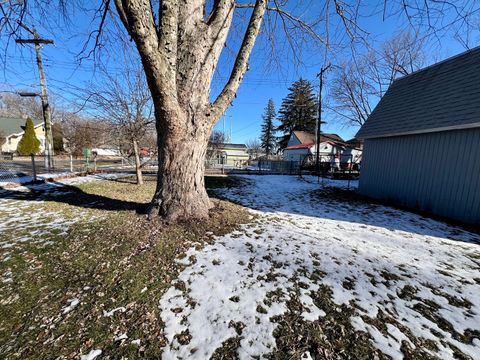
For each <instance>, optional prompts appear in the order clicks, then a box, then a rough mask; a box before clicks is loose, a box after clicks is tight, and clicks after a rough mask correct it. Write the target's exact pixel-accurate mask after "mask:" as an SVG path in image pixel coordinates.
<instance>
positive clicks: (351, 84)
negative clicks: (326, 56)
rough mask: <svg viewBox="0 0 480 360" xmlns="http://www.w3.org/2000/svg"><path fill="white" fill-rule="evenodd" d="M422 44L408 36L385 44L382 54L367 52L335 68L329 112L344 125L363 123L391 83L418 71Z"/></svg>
mask: <svg viewBox="0 0 480 360" xmlns="http://www.w3.org/2000/svg"><path fill="white" fill-rule="evenodd" d="M424 60H425V56H424V49H423V42H422V41H421V40H419V39H418V38H417V37H416V36H414V35H412V34H411V33H403V32H402V33H400V34H398V35H397V36H395V37H393V38H391V39H388V40H386V41H385V42H384V43H383V44H382V47H381V51H379V52H377V51H374V50H370V51H368V52H367V53H366V54H363V55H358V56H355V57H354V58H352V59H351V60H349V61H346V62H344V63H343V64H341V65H339V66H337V67H336V70H335V72H334V75H333V78H332V83H331V89H330V100H331V105H330V110H332V111H333V112H334V113H335V114H336V115H337V116H338V118H339V119H340V120H341V121H342V122H344V123H346V124H347V125H353V126H361V125H363V124H364V123H365V121H366V120H367V118H368V116H369V115H370V113H371V112H372V110H373V108H374V107H375V105H376V103H377V102H378V101H379V99H380V98H381V97H382V96H383V94H384V93H385V91H386V90H387V89H388V87H389V86H390V85H391V84H392V82H393V81H394V80H395V79H396V78H397V77H399V76H405V75H408V74H410V73H412V72H414V71H415V70H418V69H419V68H421V67H422V66H423V64H424Z"/></svg>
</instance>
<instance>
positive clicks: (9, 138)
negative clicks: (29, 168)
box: [0, 117, 45, 153]
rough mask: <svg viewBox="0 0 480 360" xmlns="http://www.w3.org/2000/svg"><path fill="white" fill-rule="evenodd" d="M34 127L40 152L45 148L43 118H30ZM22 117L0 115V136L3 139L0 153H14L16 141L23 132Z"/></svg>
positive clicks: (23, 122) (17, 141)
mask: <svg viewBox="0 0 480 360" xmlns="http://www.w3.org/2000/svg"><path fill="white" fill-rule="evenodd" d="M32 121H33V126H34V128H35V135H36V136H37V139H38V140H40V152H43V151H44V149H45V129H44V127H43V120H38V119H32ZM25 122H26V119H24V118H9V117H0V137H1V138H4V139H5V141H4V143H3V144H2V153H14V152H16V151H17V146H18V143H19V142H20V139H21V138H22V136H23V133H24V132H25Z"/></svg>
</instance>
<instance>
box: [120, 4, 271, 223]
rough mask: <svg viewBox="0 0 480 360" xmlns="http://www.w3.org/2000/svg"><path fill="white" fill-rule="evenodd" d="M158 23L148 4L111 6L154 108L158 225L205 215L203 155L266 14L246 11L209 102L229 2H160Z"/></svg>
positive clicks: (231, 7) (257, 8) (258, 8)
mask: <svg viewBox="0 0 480 360" xmlns="http://www.w3.org/2000/svg"><path fill="white" fill-rule="evenodd" d="M160 4H161V5H160V13H161V16H158V22H157V21H156V18H157V17H156V16H155V14H154V13H153V12H152V2H149V1H143V0H131V1H121V0H115V5H116V8H117V11H118V14H119V16H120V19H121V21H122V23H123V24H124V26H125V28H126V29H127V30H128V32H129V35H130V36H131V37H132V39H133V40H134V41H135V44H136V46H137V49H138V52H139V54H140V58H141V60H142V64H143V68H144V70H145V75H146V77H147V82H148V86H149V88H150V91H151V93H152V99H153V103H154V107H155V118H156V128H157V136H158V156H159V159H158V178H157V189H156V191H155V195H154V197H153V199H152V203H151V208H150V212H152V211H155V210H156V211H157V212H158V214H159V215H160V216H161V217H163V218H164V219H166V220H171V221H174V220H177V219H181V218H185V219H191V218H203V217H206V216H208V210H209V208H210V206H211V205H210V200H209V199H208V195H207V192H206V190H205V185H204V178H203V176H204V169H205V164H204V161H205V153H206V149H207V145H208V138H209V136H210V133H211V130H212V127H213V126H214V125H215V122H216V121H217V120H218V119H219V118H220V117H221V116H222V115H223V114H224V113H225V111H226V109H227V108H228V106H229V105H230V104H231V102H232V101H233V98H234V97H235V94H236V92H237V90H238V87H239V85H240V82H241V81H242V79H243V77H244V75H245V73H246V71H247V69H248V59H249V57H250V53H251V51H252V48H253V45H254V43H255V39H256V38H257V36H258V34H259V32H260V25H261V23H262V19H263V16H264V14H265V11H266V9H267V5H268V0H256V1H255V4H254V5H252V7H253V11H252V13H251V16H250V21H249V23H248V27H247V29H246V31H245V35H244V37H243V41H242V44H241V46H240V50H239V51H238V54H237V57H236V59H235V63H234V65H233V69H232V71H231V73H230V76H229V78H228V81H227V82H226V84H225V86H224V87H223V89H222V91H221V92H220V94H219V95H218V96H217V97H216V99H215V100H214V101H213V102H211V101H210V98H209V95H210V87H211V82H212V79H213V75H214V73H215V69H216V66H217V64H218V61H219V59H220V54H221V52H222V49H223V48H224V47H225V46H226V41H227V37H228V33H229V30H230V26H231V24H232V21H233V14H234V11H235V7H236V4H235V1H234V0H222V1H214V2H213V8H212V10H211V12H210V14H208V16H206V14H205V1H204V0H190V1H182V2H179V1H176V0H162V1H161V2H160Z"/></svg>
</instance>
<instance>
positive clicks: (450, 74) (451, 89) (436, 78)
mask: <svg viewBox="0 0 480 360" xmlns="http://www.w3.org/2000/svg"><path fill="white" fill-rule="evenodd" d="M470 127H480V47H477V48H475V49H472V50H469V51H467V52H464V53H462V54H460V55H457V56H455V57H452V58H450V59H447V60H445V61H442V62H440V63H437V64H434V65H432V66H429V67H427V68H425V69H422V70H419V71H417V72H414V73H412V74H410V75H407V76H404V77H402V78H399V79H397V80H396V81H394V82H393V84H392V85H391V86H390V87H389V89H388V91H387V92H386V94H385V95H384V96H383V97H382V99H381V100H380V102H379V103H378V105H377V107H376V108H375V109H374V110H373V112H372V114H371V115H370V116H369V117H368V119H367V121H366V122H365V124H364V125H363V126H362V128H361V129H360V130H359V132H358V133H357V135H356V137H357V138H360V139H367V138H377V137H388V136H395V135H407V134H419V133H424V132H433V131H442V130H449V129H455V128H470Z"/></svg>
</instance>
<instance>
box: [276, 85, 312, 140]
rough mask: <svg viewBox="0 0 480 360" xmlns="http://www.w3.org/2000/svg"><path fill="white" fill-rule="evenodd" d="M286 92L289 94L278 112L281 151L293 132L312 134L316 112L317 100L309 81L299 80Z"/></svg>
mask: <svg viewBox="0 0 480 360" xmlns="http://www.w3.org/2000/svg"><path fill="white" fill-rule="evenodd" d="M288 90H289V91H290V93H289V94H288V95H287V97H286V98H284V99H283V101H282V106H281V107H280V111H279V112H278V113H279V115H280V116H279V120H280V122H281V125H280V126H279V127H278V128H277V130H278V131H281V132H282V133H283V136H281V137H279V138H278V145H279V147H280V148H281V149H284V148H286V147H287V143H288V139H289V138H290V134H291V133H292V131H293V130H301V131H307V132H310V133H314V132H315V124H316V120H317V112H318V100H317V97H316V95H315V94H314V93H313V86H312V84H311V83H310V81H308V80H304V79H302V78H300V79H299V80H297V81H295V82H294V83H293V84H292V85H291V86H290V87H289V88H288Z"/></svg>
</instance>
